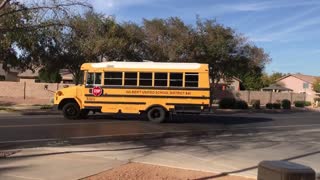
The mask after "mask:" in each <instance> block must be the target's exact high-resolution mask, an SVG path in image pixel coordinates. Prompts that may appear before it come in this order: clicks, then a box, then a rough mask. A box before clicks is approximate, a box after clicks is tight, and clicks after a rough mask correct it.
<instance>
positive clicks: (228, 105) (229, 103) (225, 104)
mask: <svg viewBox="0 0 320 180" xmlns="http://www.w3.org/2000/svg"><path fill="white" fill-rule="evenodd" d="M235 103H236V99H235V98H223V99H221V100H220V101H219V107H220V108H221V109H232V108H234V106H235Z"/></svg>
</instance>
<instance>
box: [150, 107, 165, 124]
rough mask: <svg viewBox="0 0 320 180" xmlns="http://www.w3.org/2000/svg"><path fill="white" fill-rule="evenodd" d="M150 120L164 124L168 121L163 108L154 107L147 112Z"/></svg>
mask: <svg viewBox="0 0 320 180" xmlns="http://www.w3.org/2000/svg"><path fill="white" fill-rule="evenodd" d="M147 117H148V120H149V121H151V122H154V123H162V122H164V121H165V119H166V111H165V110H164V109H163V108H162V107H152V108H150V109H149V110H148V111H147Z"/></svg>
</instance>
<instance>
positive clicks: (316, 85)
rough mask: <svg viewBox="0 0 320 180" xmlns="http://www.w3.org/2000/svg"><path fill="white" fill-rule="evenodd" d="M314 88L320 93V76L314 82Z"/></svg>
mask: <svg viewBox="0 0 320 180" xmlns="http://www.w3.org/2000/svg"><path fill="white" fill-rule="evenodd" d="M312 89H313V90H314V91H315V92H317V93H320V78H317V79H316V80H315V81H314V82H313V84H312Z"/></svg>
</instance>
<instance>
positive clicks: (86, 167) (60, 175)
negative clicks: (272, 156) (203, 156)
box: [0, 144, 254, 180]
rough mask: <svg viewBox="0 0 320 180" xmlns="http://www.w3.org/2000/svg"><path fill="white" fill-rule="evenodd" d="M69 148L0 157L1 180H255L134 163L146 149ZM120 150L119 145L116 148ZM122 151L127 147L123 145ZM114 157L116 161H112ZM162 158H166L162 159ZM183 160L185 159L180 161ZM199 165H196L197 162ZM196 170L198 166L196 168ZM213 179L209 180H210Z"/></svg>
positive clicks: (27, 150)
mask: <svg viewBox="0 0 320 180" xmlns="http://www.w3.org/2000/svg"><path fill="white" fill-rule="evenodd" d="M98 146H100V147H98V148H94V147H91V148H90V147H85V146H82V147H66V148H33V149H23V150H16V151H15V150H11V152H8V151H7V155H8V156H9V155H10V153H15V154H11V155H10V156H9V157H7V158H3V157H0V179H4V180H27V179H34V180H56V179H68V180H76V179H86V180H96V179H100V180H101V179H132V180H138V179H157V180H160V179H181V180H182V179H188V178H208V177H215V179H217V180H252V179H254V177H253V178H252V179H251V178H244V177H240V176H228V175H227V174H224V175H221V174H220V175H217V173H213V172H202V171H201V170H200V169H199V170H200V171H199V170H198V171H195V170H191V169H192V168H190V169H189V170H188V169H179V168H174V167H172V166H171V167H167V166H159V165H157V164H158V162H157V161H154V164H155V165H151V164H152V163H151V164H150V163H147V164H144V163H132V161H135V159H139V158H140V157H142V156H141V153H142V151H143V150H145V147H128V148H116V147H115V146H112V147H110V148H108V147H106V146H104V147H105V148H103V149H102V148H101V144H100V145H98ZM116 146H117V145H116ZM121 146H122V147H123V146H125V145H121ZM112 154H114V155H115V156H116V157H112ZM163 158H165V157H164V156H163ZM181 160H182V159H181ZM195 163H196V162H195ZM195 166H197V165H196V164H195ZM208 179H210V178H208Z"/></svg>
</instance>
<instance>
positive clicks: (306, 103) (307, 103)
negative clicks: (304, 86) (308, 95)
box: [304, 101, 312, 106]
mask: <svg viewBox="0 0 320 180" xmlns="http://www.w3.org/2000/svg"><path fill="white" fill-rule="evenodd" d="M311 105H312V104H311V102H310V101H305V102H304V106H311Z"/></svg>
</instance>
